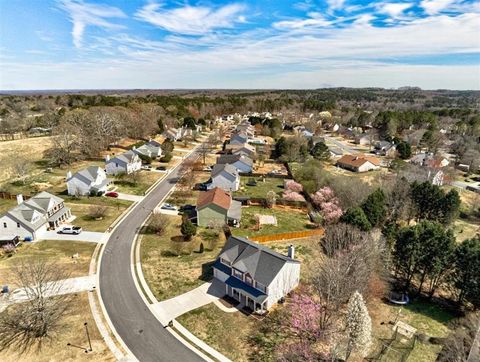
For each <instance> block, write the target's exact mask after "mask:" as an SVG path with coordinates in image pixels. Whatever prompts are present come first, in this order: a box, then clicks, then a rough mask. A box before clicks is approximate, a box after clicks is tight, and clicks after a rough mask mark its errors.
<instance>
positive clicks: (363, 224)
mask: <svg viewBox="0 0 480 362" xmlns="http://www.w3.org/2000/svg"><path fill="white" fill-rule="evenodd" d="M340 221H342V222H344V223H347V224H350V225H354V226H356V227H358V228H359V229H360V230H362V231H369V230H371V229H372V224H370V221H369V220H368V218H367V216H366V215H365V212H364V211H363V209H362V208H361V207H351V208H349V209H347V211H346V212H345V213H344V214H343V215H342V217H341V218H340Z"/></svg>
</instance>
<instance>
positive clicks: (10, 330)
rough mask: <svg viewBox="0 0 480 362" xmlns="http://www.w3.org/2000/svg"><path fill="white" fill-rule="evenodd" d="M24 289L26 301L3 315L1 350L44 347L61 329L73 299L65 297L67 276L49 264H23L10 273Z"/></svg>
mask: <svg viewBox="0 0 480 362" xmlns="http://www.w3.org/2000/svg"><path fill="white" fill-rule="evenodd" d="M11 272H12V274H13V275H14V277H15V279H16V282H17V284H18V285H19V287H20V288H23V290H24V293H25V296H26V298H25V299H26V301H25V302H22V303H19V304H16V305H13V306H10V307H9V308H7V309H6V310H5V311H4V312H3V313H1V314H0V350H5V349H8V348H14V349H16V350H17V351H20V352H26V351H28V350H29V349H30V348H32V347H37V348H39V349H40V348H41V346H42V342H44V341H45V340H46V339H48V338H51V337H53V336H54V334H55V333H56V332H57V331H58V330H59V327H60V326H61V323H62V317H63V316H64V315H65V314H66V312H67V311H68V309H69V305H70V302H71V297H70V295H68V294H63V295H62V289H63V287H64V284H63V280H64V279H66V278H68V273H66V272H65V270H64V269H62V268H60V267H59V265H57V264H56V263H52V262H47V261H35V262H29V263H28V264H27V263H21V264H19V265H17V266H15V267H13V268H12V270H11Z"/></svg>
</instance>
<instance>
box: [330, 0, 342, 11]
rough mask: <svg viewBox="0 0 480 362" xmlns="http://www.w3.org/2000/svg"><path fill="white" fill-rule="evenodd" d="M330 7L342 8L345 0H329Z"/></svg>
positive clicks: (333, 8)
mask: <svg viewBox="0 0 480 362" xmlns="http://www.w3.org/2000/svg"><path fill="white" fill-rule="evenodd" d="M327 4H328V8H329V9H330V10H331V11H333V10H340V9H342V8H343V6H344V4H345V0H327Z"/></svg>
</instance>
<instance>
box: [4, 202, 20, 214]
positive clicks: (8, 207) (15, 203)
mask: <svg viewBox="0 0 480 362" xmlns="http://www.w3.org/2000/svg"><path fill="white" fill-rule="evenodd" d="M16 205H17V200H6V199H0V215H3V214H4V213H6V212H7V211H8V210H10V209H11V208H12V207H14V206H16Z"/></svg>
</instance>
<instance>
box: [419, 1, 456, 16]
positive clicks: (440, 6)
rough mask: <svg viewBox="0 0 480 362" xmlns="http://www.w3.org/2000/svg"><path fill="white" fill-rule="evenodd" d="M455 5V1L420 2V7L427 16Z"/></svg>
mask: <svg viewBox="0 0 480 362" xmlns="http://www.w3.org/2000/svg"><path fill="white" fill-rule="evenodd" d="M455 3H456V0H422V1H421V2H420V6H421V7H422V8H423V9H424V10H425V12H426V13H427V14H428V15H435V14H438V13H439V12H441V11H443V10H445V9H446V8H448V7H449V6H450V5H453V4H455Z"/></svg>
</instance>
